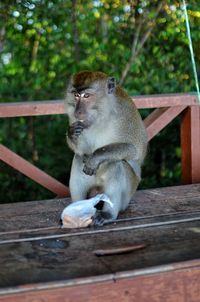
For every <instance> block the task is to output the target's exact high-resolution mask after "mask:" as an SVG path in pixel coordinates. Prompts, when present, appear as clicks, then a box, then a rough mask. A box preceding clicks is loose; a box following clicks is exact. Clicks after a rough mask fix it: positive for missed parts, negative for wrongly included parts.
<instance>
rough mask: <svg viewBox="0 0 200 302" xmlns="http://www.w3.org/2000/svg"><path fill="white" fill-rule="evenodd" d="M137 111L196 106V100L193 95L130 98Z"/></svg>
mask: <svg viewBox="0 0 200 302" xmlns="http://www.w3.org/2000/svg"><path fill="white" fill-rule="evenodd" d="M132 99H133V101H134V103H135V104H136V106H137V108H138V109H145V108H161V107H174V106H191V105H194V106H198V104H199V103H198V98H197V96H196V95H193V94H185V93H179V94H178V93H177V94H160V95H149V96H137V97H134V96H133V97H132Z"/></svg>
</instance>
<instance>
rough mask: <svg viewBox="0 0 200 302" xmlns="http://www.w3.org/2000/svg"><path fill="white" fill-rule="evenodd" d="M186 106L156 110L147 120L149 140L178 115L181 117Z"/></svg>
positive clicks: (145, 121)
mask: <svg viewBox="0 0 200 302" xmlns="http://www.w3.org/2000/svg"><path fill="white" fill-rule="evenodd" d="M184 109H185V106H176V107H170V108H159V109H156V110H154V111H153V112H152V113H151V114H150V115H149V116H148V117H147V118H146V119H145V120H144V123H145V126H146V128H147V134H148V140H149V141H150V140H151V139H152V138H153V137H154V136H155V135H156V134H157V133H158V132H160V131H161V130H162V129H163V128H164V127H165V126H166V125H168V124H169V123H170V122H171V121H172V120H173V119H174V118H175V117H176V116H177V115H179V114H180V113H181V112H182V111H183V110H184Z"/></svg>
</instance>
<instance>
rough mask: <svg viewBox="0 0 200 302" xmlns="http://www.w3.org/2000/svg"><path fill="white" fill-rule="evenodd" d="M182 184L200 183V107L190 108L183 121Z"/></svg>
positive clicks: (185, 112)
mask: <svg viewBox="0 0 200 302" xmlns="http://www.w3.org/2000/svg"><path fill="white" fill-rule="evenodd" d="M181 166H182V183H183V184H188V183H200V107H199V106H191V107H188V108H187V109H186V110H185V111H184V113H183V115H182V121H181Z"/></svg>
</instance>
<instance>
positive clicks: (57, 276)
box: [0, 184, 200, 302]
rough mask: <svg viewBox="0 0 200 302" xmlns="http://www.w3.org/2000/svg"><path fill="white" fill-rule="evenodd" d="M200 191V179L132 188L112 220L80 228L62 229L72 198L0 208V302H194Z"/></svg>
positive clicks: (199, 265) (199, 273) (199, 264)
mask: <svg viewBox="0 0 200 302" xmlns="http://www.w3.org/2000/svg"><path fill="white" fill-rule="evenodd" d="M199 193H200V184H194V185H186V186H178V187H169V188H160V189H150V190H143V191H137V192H136V194H135V196H134V200H132V202H131V204H130V206H129V208H128V210H127V211H125V212H124V213H122V214H120V218H119V219H118V221H117V222H115V223H113V224H111V225H107V226H103V227H99V228H95V227H90V228H86V229H79V230H66V229H60V227H59V217H60V213H61V211H62V209H63V207H64V206H66V204H68V203H69V202H70V199H58V200H49V201H45V202H44V201H38V202H37V201H35V202H27V203H18V204H17V205H15V204H3V205H0V226H1V230H2V232H1V233H0V267H1V270H0V287H1V289H0V301H11V302H12V301H32V302H33V301H39V300H42V301H47V300H48V302H49V301H57V300H58V299H61V300H63V301H90V299H91V301H96V300H95V299H97V301H100V299H104V300H105V301H112V300H114V301H127V299H130V300H131V301H132V300H134V299H136V298H137V301H152V302H153V301H155V299H159V298H158V297H162V299H163V297H164V298H166V299H165V301H168V300H167V299H168V298H169V299H170V300H169V301H184V302H185V301H188V302H191V301H192V302H193V301H194V302H196V301H198V300H195V299H197V298H199V294H200V293H199V283H200V259H199V250H200V241H199V230H200V215H199V213H200V194H199ZM126 219H127V220H126ZM10 226H11V227H10ZM37 227H38V228H37ZM60 235H62V236H61V237H59V236H60ZM51 236H52V237H51ZM16 239H17V241H16ZM138 244H144V245H145V248H144V249H141V250H137V251H132V252H130V253H126V254H121V255H118V254H116V255H112V257H111V256H105V257H97V256H96V255H95V251H96V250H97V249H110V248H112V249H113V248H121V247H128V246H134V245H138ZM188 280H189V281H188ZM49 282H50V283H49ZM116 285H118V286H116ZM108 288H110V290H108ZM141 288H142V290H141ZM118 289H119V291H118ZM147 293H148V295H147ZM156 297H157V298H156ZM51 299H52V300H51ZM151 299H152V300H151ZM173 299H174V300H173ZM181 299H182V300H181ZM158 301H163V300H158Z"/></svg>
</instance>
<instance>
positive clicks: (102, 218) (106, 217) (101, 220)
mask: <svg viewBox="0 0 200 302" xmlns="http://www.w3.org/2000/svg"><path fill="white" fill-rule="evenodd" d="M111 221H112V216H111V214H110V213H108V212H102V211H98V210H97V211H96V213H95V215H94V217H93V221H92V225H97V226H102V225H104V224H106V223H109V222H111Z"/></svg>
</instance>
